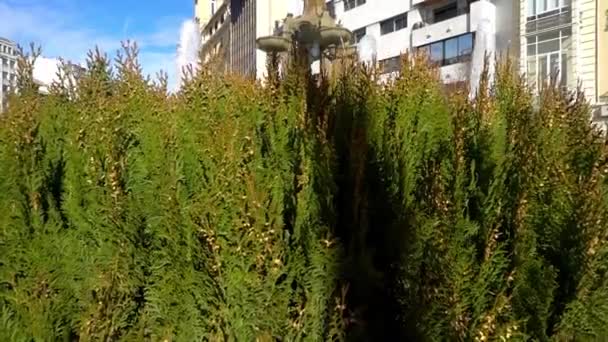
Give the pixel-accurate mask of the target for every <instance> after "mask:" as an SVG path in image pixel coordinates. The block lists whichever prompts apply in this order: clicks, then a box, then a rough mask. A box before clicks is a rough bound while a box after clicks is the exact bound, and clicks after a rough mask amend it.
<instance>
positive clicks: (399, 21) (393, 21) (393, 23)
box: [380, 13, 407, 35]
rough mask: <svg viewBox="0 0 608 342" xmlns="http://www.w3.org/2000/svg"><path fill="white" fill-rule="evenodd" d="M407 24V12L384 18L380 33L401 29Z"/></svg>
mask: <svg viewBox="0 0 608 342" xmlns="http://www.w3.org/2000/svg"><path fill="white" fill-rule="evenodd" d="M406 26H407V13H403V14H400V15H398V16H396V17H392V18H390V19H387V20H384V21H382V22H381V23H380V34H382V35H384V34H389V33H391V32H395V31H399V30H401V29H403V28H405V27H406Z"/></svg>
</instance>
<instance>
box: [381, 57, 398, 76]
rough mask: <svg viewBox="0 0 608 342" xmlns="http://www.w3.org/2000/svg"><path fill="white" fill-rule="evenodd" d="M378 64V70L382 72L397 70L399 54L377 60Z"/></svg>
mask: <svg viewBox="0 0 608 342" xmlns="http://www.w3.org/2000/svg"><path fill="white" fill-rule="evenodd" d="M378 65H379V67H380V72H381V73H383V74H388V73H391V72H396V71H399V70H400V69H401V56H395V57H391V58H387V59H383V60H381V61H379V62H378Z"/></svg>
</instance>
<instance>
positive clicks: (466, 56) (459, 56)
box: [416, 32, 475, 66]
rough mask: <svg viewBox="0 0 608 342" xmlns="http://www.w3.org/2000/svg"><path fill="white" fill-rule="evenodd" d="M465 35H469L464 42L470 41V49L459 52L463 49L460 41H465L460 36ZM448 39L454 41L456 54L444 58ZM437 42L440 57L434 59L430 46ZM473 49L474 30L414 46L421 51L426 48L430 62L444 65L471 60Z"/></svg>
mask: <svg viewBox="0 0 608 342" xmlns="http://www.w3.org/2000/svg"><path fill="white" fill-rule="evenodd" d="M465 37H470V40H467V41H466V42H467V43H468V42H470V51H468V50H469V49H467V52H466V53H461V52H462V51H463V49H461V42H465V41H462V40H461V39H462V38H465ZM448 41H456V56H455V57H449V58H446V54H445V51H446V49H445V46H446V42H448ZM438 44H440V46H441V59H440V60H437V61H434V60H433V57H432V48H431V46H437V45H438ZM464 46H467V47H468V46H469V44H466V45H464V44H463V47H464ZM474 49H475V33H474V32H469V33H465V34H461V35H457V36H453V37H450V38H446V39H442V40H438V41H436V42H432V43H430V44H426V45H422V46H419V47H417V48H416V50H417V51H423V50H426V51H427V54H428V57H429V59H430V60H431V63H436V64H438V65H440V66H446V65H452V64H457V63H462V62H468V61H470V60H471V58H472V56H473V50H474Z"/></svg>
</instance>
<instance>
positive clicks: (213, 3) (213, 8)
mask: <svg viewBox="0 0 608 342" xmlns="http://www.w3.org/2000/svg"><path fill="white" fill-rule="evenodd" d="M214 14H215V1H214V0H212V1H211V15H214Z"/></svg>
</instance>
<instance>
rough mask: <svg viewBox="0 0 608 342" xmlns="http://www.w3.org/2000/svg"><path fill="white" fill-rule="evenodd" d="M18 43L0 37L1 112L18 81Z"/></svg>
mask: <svg viewBox="0 0 608 342" xmlns="http://www.w3.org/2000/svg"><path fill="white" fill-rule="evenodd" d="M16 70H17V45H16V44H15V43H14V42H12V41H11V40H9V39H6V38H2V37H0V85H1V87H0V113H2V112H4V110H5V109H6V107H7V96H8V94H9V92H10V89H11V87H12V86H14V85H15V83H16V81H17V73H16Z"/></svg>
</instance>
